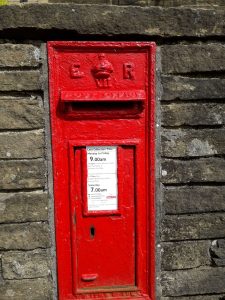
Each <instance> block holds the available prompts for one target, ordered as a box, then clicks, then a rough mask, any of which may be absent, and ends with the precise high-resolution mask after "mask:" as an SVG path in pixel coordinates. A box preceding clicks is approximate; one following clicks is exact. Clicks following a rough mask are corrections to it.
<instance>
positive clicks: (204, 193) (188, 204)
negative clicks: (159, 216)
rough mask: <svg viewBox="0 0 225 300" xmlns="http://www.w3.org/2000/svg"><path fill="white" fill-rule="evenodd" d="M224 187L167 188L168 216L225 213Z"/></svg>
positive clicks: (165, 202)
mask: <svg viewBox="0 0 225 300" xmlns="http://www.w3.org/2000/svg"><path fill="white" fill-rule="evenodd" d="M224 199H225V187H224V186H205V185H204V186H183V187H178V186H176V187H165V188H164V203H163V207H164V210H165V213H166V214H191V213H207V212H216V211H218V212H219V211H225V201H224Z"/></svg>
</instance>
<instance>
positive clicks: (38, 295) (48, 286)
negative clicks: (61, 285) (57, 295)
mask: <svg viewBox="0 0 225 300" xmlns="http://www.w3.org/2000/svg"><path fill="white" fill-rule="evenodd" d="M52 290H53V287H52V282H51V281H50V280H49V279H48V278H37V279H24V280H6V281H5V282H4V283H3V284H1V285H0V295H1V300H50V299H53V293H52Z"/></svg>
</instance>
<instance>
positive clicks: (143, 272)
mask: <svg viewBox="0 0 225 300" xmlns="http://www.w3.org/2000/svg"><path fill="white" fill-rule="evenodd" d="M48 52H49V70H50V112H51V131H52V151H53V175H54V199H55V226H56V249H57V266H58V286H59V299H63V300H67V299H70V300H72V299H152V300H153V299H154V288H155V286H154V276H155V275H154V248H155V246H154V232H155V230H154V227H155V222H154V176H155V175H154V163H155V159H154V143H155V137H154V85H155V83H154V72H155V44H154V43H150V42H49V43H48Z"/></svg>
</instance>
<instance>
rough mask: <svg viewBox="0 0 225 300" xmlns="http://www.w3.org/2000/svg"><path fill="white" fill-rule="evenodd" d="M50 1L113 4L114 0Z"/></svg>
mask: <svg viewBox="0 0 225 300" xmlns="http://www.w3.org/2000/svg"><path fill="white" fill-rule="evenodd" d="M48 2H49V3H76V4H99V5H100V4H111V2H112V0H50V1H48Z"/></svg>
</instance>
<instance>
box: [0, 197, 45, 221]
mask: <svg viewBox="0 0 225 300" xmlns="http://www.w3.org/2000/svg"><path fill="white" fill-rule="evenodd" d="M47 219H48V198H47V194H46V193H43V192H30V193H28V192H27V193H0V223H10V222H12V223H15V222H29V221H45V220H47Z"/></svg>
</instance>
